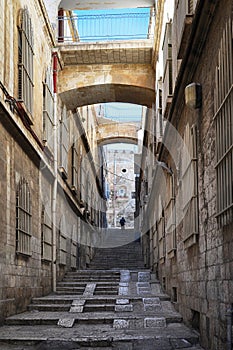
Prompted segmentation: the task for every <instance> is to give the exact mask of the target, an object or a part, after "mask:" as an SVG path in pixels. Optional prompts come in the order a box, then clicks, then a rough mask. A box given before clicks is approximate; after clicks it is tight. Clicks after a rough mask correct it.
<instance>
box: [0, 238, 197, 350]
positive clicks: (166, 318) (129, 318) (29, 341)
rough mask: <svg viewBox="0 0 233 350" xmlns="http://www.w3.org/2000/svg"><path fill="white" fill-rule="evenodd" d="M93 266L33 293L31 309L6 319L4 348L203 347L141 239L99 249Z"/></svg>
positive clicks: (0, 334)
mask: <svg viewBox="0 0 233 350" xmlns="http://www.w3.org/2000/svg"><path fill="white" fill-rule="evenodd" d="M116 248H117V249H116ZM121 254H124V255H121ZM119 259H120V260H119ZM123 262H124V263H123ZM124 264H126V265H125V266H124V268H123V265H124ZM91 265H92V266H91V267H90V268H89V269H87V270H83V271H74V272H69V273H67V275H66V276H65V277H64V279H63V281H61V282H58V284H57V291H56V293H51V294H50V295H48V296H44V297H40V298H34V299H33V300H32V302H31V304H30V305H29V307H28V311H27V312H24V313H21V314H18V315H14V316H11V317H9V318H7V319H6V322H5V325H4V326H2V327H0V349H1V350H78V349H83V350H84V349H86V350H87V349H94V350H100V349H102V350H109V349H117V350H140V349H142V350H144V349H145V350H152V349H153V350H174V349H176V350H178V349H184V348H187V349H189V350H197V349H201V348H200V346H199V345H198V335H197V333H195V332H194V331H192V330H191V329H189V328H188V327H187V326H185V325H184V324H183V323H182V317H181V315H180V314H179V313H178V312H177V311H176V310H175V309H174V307H173V305H172V303H171V302H170V299H169V297H168V295H166V294H165V293H164V292H163V291H162V289H161V286H160V284H159V282H158V280H157V279H156V277H155V275H154V274H153V273H151V272H150V271H149V270H147V269H145V268H143V267H142V256H141V255H140V246H139V243H138V242H131V243H130V242H128V243H127V244H125V245H124V246H119V247H111V248H110V247H105V248H99V250H98V251H97V254H96V256H95V258H94V260H93V263H92V264H91ZM117 265H120V268H119V267H117ZM94 267H95V269H94ZM103 267H106V269H103Z"/></svg>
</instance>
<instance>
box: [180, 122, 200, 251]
mask: <svg viewBox="0 0 233 350" xmlns="http://www.w3.org/2000/svg"><path fill="white" fill-rule="evenodd" d="M182 198H183V216H184V219H183V229H184V246H185V248H188V247H190V246H192V245H193V244H195V243H196V242H197V235H198V197H197V130H196V126H195V125H193V126H192V127H190V125H189V124H187V125H186V128H185V133H184V149H183V152H182Z"/></svg>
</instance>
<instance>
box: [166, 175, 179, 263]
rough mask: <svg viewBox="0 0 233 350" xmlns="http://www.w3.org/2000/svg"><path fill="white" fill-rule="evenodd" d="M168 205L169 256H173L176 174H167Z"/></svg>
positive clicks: (174, 248)
mask: <svg viewBox="0 0 233 350" xmlns="http://www.w3.org/2000/svg"><path fill="white" fill-rule="evenodd" d="M167 194H168V198H167V205H166V207H165V216H166V229H165V230H166V236H167V241H168V249H167V251H168V256H169V257H170V258H172V257H173V256H174V252H175V250H176V213H175V193H174V176H173V175H172V176H171V175H167Z"/></svg>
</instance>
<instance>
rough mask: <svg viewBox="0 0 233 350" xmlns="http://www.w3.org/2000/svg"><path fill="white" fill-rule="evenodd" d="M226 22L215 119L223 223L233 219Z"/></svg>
mask: <svg viewBox="0 0 233 350" xmlns="http://www.w3.org/2000/svg"><path fill="white" fill-rule="evenodd" d="M232 31H233V30H232V19H229V21H228V22H227V24H226V27H225V30H224V32H223V36H222V39H221V42H220V50H219V52H218V66H217V67H216V74H215V91H214V119H215V125H216V175H217V215H216V216H217V220H218V224H219V225H220V226H224V225H227V224H229V223H231V222H232V221H233V103H232V101H233V68H232V60H233V48H232V46H233V44H232V43H233V33H232Z"/></svg>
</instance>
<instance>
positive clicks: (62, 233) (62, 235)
mask: <svg viewBox="0 0 233 350" xmlns="http://www.w3.org/2000/svg"><path fill="white" fill-rule="evenodd" d="M66 255H67V239H66V222H65V217H64V216H62V218H61V221H60V230H59V263H60V264H61V265H66Z"/></svg>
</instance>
